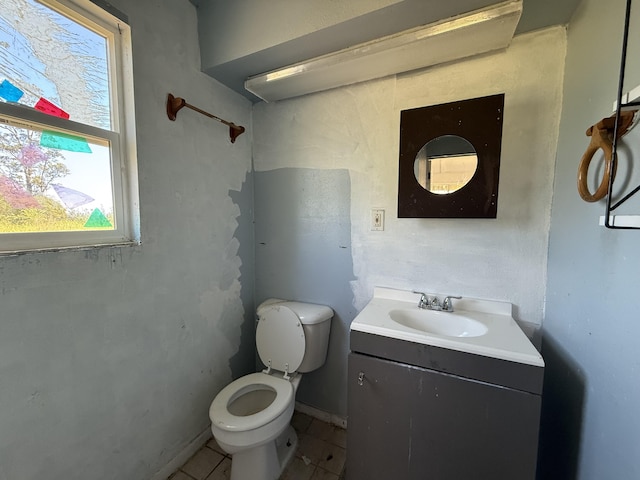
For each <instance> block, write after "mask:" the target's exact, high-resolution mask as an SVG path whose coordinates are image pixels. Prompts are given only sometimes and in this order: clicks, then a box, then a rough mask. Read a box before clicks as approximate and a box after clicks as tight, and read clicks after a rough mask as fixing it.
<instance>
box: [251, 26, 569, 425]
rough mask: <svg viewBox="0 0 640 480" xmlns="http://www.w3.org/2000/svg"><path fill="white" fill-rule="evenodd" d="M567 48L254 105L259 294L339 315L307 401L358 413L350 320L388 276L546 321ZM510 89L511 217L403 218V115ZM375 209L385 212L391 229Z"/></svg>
mask: <svg viewBox="0 0 640 480" xmlns="http://www.w3.org/2000/svg"><path fill="white" fill-rule="evenodd" d="M564 57H565V31H564V29H563V28H560V27H556V28H552V29H548V30H543V31H540V32H535V33H531V34H526V35H523V36H521V37H517V38H516V39H515V40H514V41H513V43H512V45H511V46H510V47H509V48H508V49H507V50H505V51H501V52H498V53H495V54H491V55H485V56H481V57H478V58H475V59H471V60H467V61H464V62H458V63H454V64H450V65H445V66H441V67H437V68H431V69H426V70H423V71H418V72H413V73H410V74H406V75H400V76H398V77H397V78H396V77H389V78H385V79H382V80H376V81H371V82H364V83H361V84H358V85H354V86H351V87H345V88H338V89H335V90H331V91H327V92H322V93H319V94H314V95H307V96H304V97H301V98H297V99H291V100H287V101H282V102H275V103H269V104H266V103H259V104H256V105H255V106H254V111H253V123H254V137H253V144H254V149H253V156H254V168H255V172H256V173H255V192H256V193H255V195H256V242H257V245H256V286H255V288H256V292H255V294H256V301H257V302H259V301H262V300H264V299H265V298H266V297H269V296H276V297H285V298H295V299H304V300H306V301H310V302H315V303H326V304H328V305H330V306H331V307H333V308H334V309H335V310H336V311H337V312H338V313H339V315H338V318H337V319H336V320H335V321H334V324H333V327H332V328H333V330H332V334H331V350H330V352H329V354H330V360H329V362H328V363H327V365H325V366H324V367H323V368H322V369H321V370H318V371H317V372H314V373H311V374H308V375H305V376H304V377H303V378H302V383H301V389H300V394H299V396H298V400H300V401H302V402H303V403H309V404H311V405H312V406H315V407H317V408H319V409H321V410H326V411H328V412H330V413H333V414H336V415H338V416H346V413H347V412H346V363H347V362H346V358H347V353H348V350H349V349H348V327H349V325H350V323H351V321H352V320H353V318H354V317H355V315H356V314H357V313H358V312H359V311H360V310H361V309H362V308H363V307H364V305H366V303H367V302H368V301H369V300H370V299H371V296H372V294H373V287H374V286H376V285H377V286H387V287H395V288H401V289H405V290H412V289H418V290H422V291H427V292H445V293H450V294H454V295H463V296H467V297H476V298H485V299H493V300H503V301H508V302H510V303H512V304H514V307H515V309H514V311H515V316H516V320H519V321H520V322H522V323H523V325H525V324H527V326H528V327H530V329H531V330H536V329H537V328H538V327H539V326H540V324H541V323H542V317H543V311H544V291H545V281H546V264H547V242H548V229H549V220H550V209H551V197H552V186H553V164H554V160H555V152H556V138H557V132H558V124H559V119H560V107H561V92H562V90H561V89H562V74H563V66H564ZM502 92H504V93H505V122H504V130H503V140H502V162H501V167H500V190H499V199H498V218H497V219H492V220H474V219H398V218H397V215H396V212H397V185H398V138H399V131H400V125H399V122H400V111H401V110H404V109H409V108H415V107H420V106H425V105H436V104H440V103H445V102H450V101H454V100H460V99H466V98H474V97H481V96H486V95H492V94H496V93H502ZM287 182H291V183H287ZM372 208H382V209H384V210H385V212H386V219H385V230H384V231H382V232H379V231H371V229H370V216H371V213H370V212H371V209H372ZM274 242H275V243H274ZM263 243H264V245H263ZM319 392H322V393H319Z"/></svg>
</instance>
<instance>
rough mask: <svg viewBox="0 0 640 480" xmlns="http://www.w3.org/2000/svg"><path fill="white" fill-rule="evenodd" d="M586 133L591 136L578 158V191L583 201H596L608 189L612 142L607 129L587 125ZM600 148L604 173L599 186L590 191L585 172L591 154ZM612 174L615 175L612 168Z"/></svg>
mask: <svg viewBox="0 0 640 480" xmlns="http://www.w3.org/2000/svg"><path fill="white" fill-rule="evenodd" d="M587 135H588V136H590V137H591V142H590V143H589V146H588V147H587V151H586V152H584V155H583V156H582V160H580V168H578V193H579V194H580V197H582V199H583V200H584V201H585V202H597V201H598V200H600V199H601V198H604V197H605V196H606V195H607V193H608V191H609V178H610V176H611V164H612V163H613V144H612V143H611V140H609V132H608V130H607V129H600V128H594V127H589V129H588V130H587ZM600 149H602V151H603V152H604V174H603V175H602V181H601V182H600V186H599V187H598V189H597V190H596V191H595V193H591V192H590V191H589V187H588V186H587V173H588V172H589V164H590V163H591V160H592V159H593V155H594V154H595V153H596V152H597V151H598V150H600ZM613 176H614V177H615V176H616V172H615V170H614V172H613Z"/></svg>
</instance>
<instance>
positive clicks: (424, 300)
mask: <svg viewBox="0 0 640 480" xmlns="http://www.w3.org/2000/svg"><path fill="white" fill-rule="evenodd" d="M413 293H419V294H420V300H418V308H423V309H426V310H436V311H438V312H453V303H452V302H451V299H452V298H457V299H460V298H462V297H458V296H455V295H447V296H446V297H444V300H442V303H440V300H438V297H432V298H431V299H429V297H428V296H427V294H426V293H424V292H417V291H415V290H414V291H413Z"/></svg>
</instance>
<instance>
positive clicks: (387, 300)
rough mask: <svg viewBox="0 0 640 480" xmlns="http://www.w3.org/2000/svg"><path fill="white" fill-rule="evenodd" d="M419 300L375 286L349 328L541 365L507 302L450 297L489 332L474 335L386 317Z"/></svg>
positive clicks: (457, 309)
mask: <svg viewBox="0 0 640 480" xmlns="http://www.w3.org/2000/svg"><path fill="white" fill-rule="evenodd" d="M429 295H432V294H429ZM433 295H435V296H437V297H438V298H440V299H442V298H443V296H442V295H437V294H433ZM419 299H420V294H416V293H413V292H409V291H405V290H395V289H390V288H382V287H376V288H375V290H374V296H373V299H371V301H370V302H369V303H368V304H367V306H366V307H365V308H364V309H363V310H362V311H361V312H360V313H359V314H358V316H357V317H356V318H355V319H354V320H353V322H352V323H351V330H354V331H358V332H364V333H371V334H374V335H381V336H384V337H390V338H396V339H399V340H406V341H409V342H414V343H421V344H424V345H432V346H434V347H442V348H448V349H450V350H456V351H460V352H466V353H472V354H475V355H483V356H485V357H492V358H498V359H502V360H507V361H511V362H518V363H524V364H528V365H534V366H538V367H544V360H543V358H542V355H540V353H539V352H538V351H537V350H536V348H535V347H534V346H533V344H532V343H531V342H530V341H529V339H528V338H527V336H526V335H525V334H524V332H523V331H522V329H521V328H520V327H519V326H518V324H517V323H516V321H515V320H514V319H513V317H512V313H511V311H512V309H511V304H510V303H506V302H496V301H491V300H479V299H473V298H462V299H460V300H453V307H454V310H455V312H458V313H460V314H464V315H465V316H467V317H469V318H472V319H474V320H476V321H478V322H481V323H483V324H484V325H485V326H486V327H487V329H488V331H487V333H485V334H484V335H481V336H477V337H449V336H444V335H437V334H434V333H426V332H424V331H422V330H416V329H413V328H410V327H407V326H404V325H401V324H400V323H397V322H395V321H393V320H392V319H391V317H390V316H389V312H390V311H391V310H394V309H416V310H418V300H419ZM442 315H449V313H442Z"/></svg>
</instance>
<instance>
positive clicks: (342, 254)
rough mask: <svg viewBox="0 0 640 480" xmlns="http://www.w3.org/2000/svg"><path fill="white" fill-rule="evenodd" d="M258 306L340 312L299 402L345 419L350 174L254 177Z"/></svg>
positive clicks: (286, 172)
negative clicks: (290, 302) (288, 304)
mask: <svg viewBox="0 0 640 480" xmlns="http://www.w3.org/2000/svg"><path fill="white" fill-rule="evenodd" d="M254 194H255V209H256V212H255V218H256V223H255V231H256V283H255V285H256V286H255V288H256V301H257V302H261V301H263V300H265V299H266V298H269V297H276V298H285V299H295V300H299V301H303V302H310V303H317V304H324V305H329V306H330V307H331V308H333V310H334V311H335V316H334V318H333V320H332V324H331V338H330V342H329V353H328V356H327V361H326V364H325V365H324V367H322V368H321V369H319V370H317V371H315V372H311V373H308V374H305V376H304V377H303V380H302V383H301V385H300V390H299V392H298V396H297V398H298V400H299V401H301V402H302V403H306V404H309V405H312V406H316V407H318V408H321V409H323V410H325V411H329V412H335V413H337V414H340V415H346V392H345V390H344V384H345V382H346V362H345V361H344V360H345V358H346V355H347V353H348V351H349V349H348V343H349V342H348V340H349V322H350V321H351V319H352V318H353V317H354V316H355V311H354V310H353V306H352V303H353V296H352V293H351V289H350V287H349V282H350V281H351V280H352V279H353V264H352V258H351V219H350V205H351V198H350V197H351V187H350V179H349V172H348V171H347V170H343V169H339V170H316V169H304V168H283V169H278V170H272V171H267V172H256V173H255V193H254Z"/></svg>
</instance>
